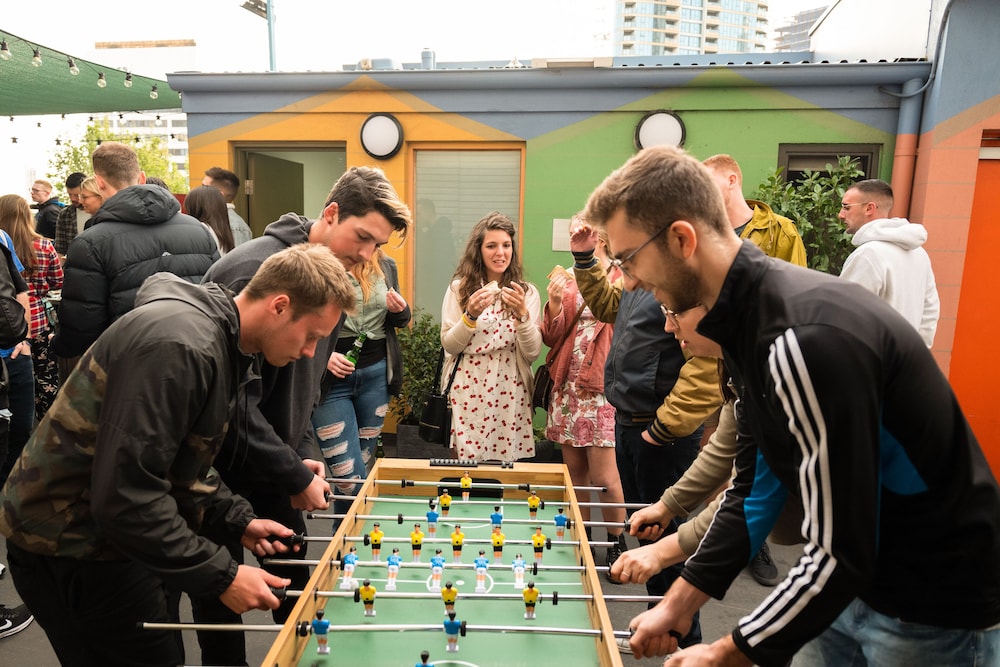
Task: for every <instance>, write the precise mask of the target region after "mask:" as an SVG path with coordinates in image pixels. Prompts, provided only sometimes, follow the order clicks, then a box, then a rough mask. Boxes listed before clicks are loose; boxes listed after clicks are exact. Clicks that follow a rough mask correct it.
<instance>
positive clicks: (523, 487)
mask: <svg viewBox="0 0 1000 667" xmlns="http://www.w3.org/2000/svg"><path fill="white" fill-rule="evenodd" d="M326 481H327V482H329V483H331V484H360V483H361V482H363V481H364V480H362V479H355V478H344V477H327V478H326ZM375 481H376V483H378V484H399V486H400V488H404V489H405V488H406V487H408V486H433V487H444V488H448V489H450V488H451V486H449V485H450V482H433V481H422V480H413V479H377V480H375ZM457 483H458V482H456V484H457ZM473 488H476V489H500V490H503V489H516V490H519V491H527V492H529V493H530V492H531V491H532V490H538V491H565V490H566V486H565V485H564V484H530V483H528V482H524V483H522V484H503V483H500V482H476V483H475V486H474V487H473ZM573 488H574V489H575V490H577V491H599V492H605V491H607V490H608V487H606V486H575V487H573ZM456 490H460V489H459V488H457V487H456Z"/></svg>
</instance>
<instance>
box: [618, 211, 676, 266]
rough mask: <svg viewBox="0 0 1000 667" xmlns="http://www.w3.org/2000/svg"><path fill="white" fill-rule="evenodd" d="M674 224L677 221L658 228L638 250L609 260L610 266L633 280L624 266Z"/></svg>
mask: <svg viewBox="0 0 1000 667" xmlns="http://www.w3.org/2000/svg"><path fill="white" fill-rule="evenodd" d="M675 222H677V221H676V220H673V221H671V222H668V223H667V224H665V225H664V226H663V227H660V228H659V229H658V230H657V231H656V233H655V234H653V235H652V236H650V237H649V238H648V239H646V241H645V242H644V243H642V244H641V245H640V246H639V247H638V248H636V249H635V250H633V251H632V252H630V253H629V254H627V255H625V256H624V257H622V258H621V259H613V260H611V266H615V267H617V268H619V269H621V270H622V273H624V274H625V275H626V276H628V277H629V278H634V277H635V276H633V275H632V274H631V273H629V272H628V269H626V268H625V265H626V264H628V263H629V262H631V261H632V260H633V259H635V256H636V255H638V254H639V251H640V250H642V249H643V248H645V247H646V246H648V245H649V244H650V243H652V242H653V239H655V238H656V237H657V236H659V235H660V234H662V233H663V232H665V231H667V230H668V229H670V225H672V224H674V223H675Z"/></svg>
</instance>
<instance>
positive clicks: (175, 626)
mask: <svg viewBox="0 0 1000 667" xmlns="http://www.w3.org/2000/svg"><path fill="white" fill-rule="evenodd" d="M139 628H140V629H141V630H185V631H186V630H209V631H212V630H214V631H219V632H281V630H282V629H283V628H284V626H282V625H277V624H275V625H240V624H239V623H217V624H212V623H139ZM296 628H297V634H298V635H299V636H303V637H304V636H308V635H309V634H310V633H311V632H312V630H311V627H310V626H309V625H308V622H307V621H301V622H299V624H298V625H297V626H296ZM443 629H444V628H443V626H442V625H441V624H440V623H438V624H430V623H427V624H420V623H414V624H398V623H397V624H388V625H366V624H358V625H330V629H329V632H331V633H333V632H440V631H443ZM466 632H499V633H503V634H506V633H512V632H529V633H540V634H547V635H577V636H586V637H599V636H600V635H601V634H603V633H602V632H601V630H598V629H596V628H560V627H555V626H538V625H524V626H521V625H469V624H468V623H466V622H465V621H462V634H463V636H465V633H466ZM612 632H613V634H614V636H615V637H616V638H618V637H621V638H625V639H627V638H629V637H631V636H632V633H631V632H629V631H628V630H614V631H612Z"/></svg>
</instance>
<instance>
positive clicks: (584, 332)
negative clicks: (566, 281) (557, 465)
mask: <svg viewBox="0 0 1000 667" xmlns="http://www.w3.org/2000/svg"><path fill="white" fill-rule="evenodd" d="M576 300H577V303H576V308H577V309H579V308H580V306H582V305H583V297H582V296H580V295H579V293H578V294H577V295H576ZM596 326H597V320H596V319H595V318H594V314H593V313H591V312H590V308H584V309H583V312H581V313H580V319H579V320H577V323H576V332H575V335H574V336H573V337H572V341H571V340H570V339H567V340H566V342H565V343H563V344H564V345H570V344H572V345H573V355H572V357H570V363H569V370H568V372H567V375H566V381H565V382H564V383H563V384H562V386H560V387H553V389H552V397H551V399H550V404H549V416H548V422H547V424H546V427H545V437H546V438H547V439H548V440H551V441H552V442H558V443H560V444H563V445H570V446H573V447H614V446H615V408H614V406H612V405H611V404H610V403H608V401H607V399H606V398H605V397H604V394H603V393H600V392H595V391H591V390H588V389H581V388H579V387H577V386H576V379H577V378H578V377H579V376H580V364H581V362H582V361H583V359H584V357H585V356H586V354H587V348H588V347H589V346H590V345H591V343H593V341H594V335H595V333H596Z"/></svg>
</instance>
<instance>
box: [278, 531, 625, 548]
mask: <svg viewBox="0 0 1000 667" xmlns="http://www.w3.org/2000/svg"><path fill="white" fill-rule="evenodd" d="M269 539H270V541H272V542H281V543H282V544H284V545H285V546H287V547H294V546H302V545H303V544H305V543H306V542H326V543H329V542H332V541H333V537H332V536H331V537H322V536H320V537H316V536H312V535H301V534H299V533H295V534H294V535H290V536H288V537H278V536H276V535H275V536H272V537H270V538H269ZM370 539H371V538H370V537H369V536H368V535H347V536H346V537H344V542H362V543H364V544H365V545H367V544H368V541H369V540H370ZM382 543H383V544H387V543H388V544H411V541H410V538H408V537H383V538H382ZM422 543H423V544H452V541H451V539H450V538H448V537H425V538H424V539H423V542H422ZM463 544H493V540H484V539H479V538H470V539H466V540H465V541H464V542H463ZM504 544H505V545H506V544H510V545H513V544H517V545H524V546H528V545H531V546H534V542H532V541H531V540H506V541H505V542H504ZM587 544H589V545H590V546H595V547H610V546H611V545H613V544H618V542H600V541H596V540H590V541H588V542H587ZM553 545H555V546H559V547H578V546H580V541H579V540H556V541H554V542H553V541H552V538H550V537H546V538H545V548H546V549H551V548H552V547H553Z"/></svg>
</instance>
